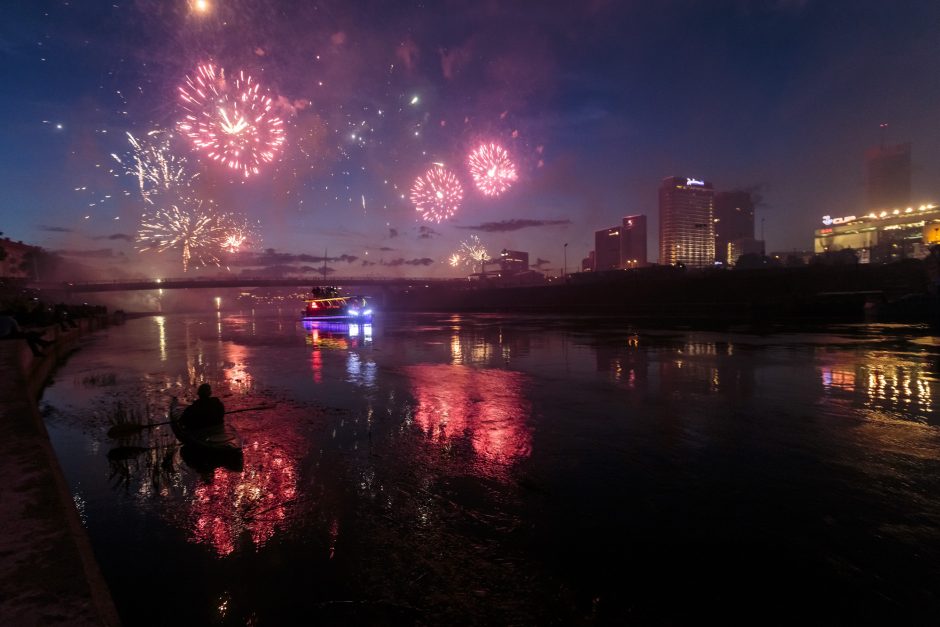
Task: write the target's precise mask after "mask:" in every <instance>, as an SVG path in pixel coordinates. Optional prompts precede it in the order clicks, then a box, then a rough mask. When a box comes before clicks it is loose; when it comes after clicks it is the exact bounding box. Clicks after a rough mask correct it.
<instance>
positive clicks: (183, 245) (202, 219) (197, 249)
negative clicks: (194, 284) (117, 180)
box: [137, 200, 227, 272]
mask: <svg viewBox="0 0 940 627" xmlns="http://www.w3.org/2000/svg"><path fill="white" fill-rule="evenodd" d="M226 221H227V218H226V216H225V215H224V214H221V213H219V212H217V211H215V210H214V208H213V206H212V203H211V201H202V200H185V201H183V202H180V203H178V204H171V205H168V206H167V207H165V208H160V209H157V210H156V211H154V212H152V213H150V214H144V216H143V217H142V218H141V221H140V228H139V229H138V231H137V247H138V250H139V251H140V252H147V251H151V250H152V251H156V252H161V253H162V252H165V251H167V250H179V251H180V255H181V257H182V261H183V272H186V271H187V270H189V265H190V262H191V261H192V260H193V259H195V260H196V261H197V262H198V263H199V264H201V265H203V266H207V265H210V264H212V265H219V254H220V252H221V250H222V244H223V242H224V240H225V238H226V237H227V232H226Z"/></svg>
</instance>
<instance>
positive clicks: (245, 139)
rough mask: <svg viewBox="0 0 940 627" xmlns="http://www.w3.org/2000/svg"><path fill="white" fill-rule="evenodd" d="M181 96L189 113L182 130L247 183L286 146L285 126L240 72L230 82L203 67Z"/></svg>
mask: <svg viewBox="0 0 940 627" xmlns="http://www.w3.org/2000/svg"><path fill="white" fill-rule="evenodd" d="M179 92H180V98H181V100H182V102H183V108H184V109H185V111H186V116H185V117H184V118H183V120H182V121H181V122H180V123H179V129H180V131H181V132H182V133H183V134H184V135H186V136H187V137H188V138H189V139H190V140H192V142H193V145H194V146H195V147H196V148H197V149H198V150H201V151H204V152H205V153H206V154H207V155H208V157H209V158H210V159H214V160H215V161H218V162H220V163H222V164H224V165H226V166H228V167H229V168H231V169H233V170H235V171H237V172H240V173H241V174H242V175H243V176H245V177H248V176H251V175H252V174H257V173H258V172H259V169H260V166H261V165H262V164H264V163H270V162H272V161H274V158H275V157H276V156H277V153H278V152H279V151H280V149H281V146H282V145H283V144H284V139H285V133H284V122H283V120H281V118H279V117H278V116H277V115H275V114H274V112H273V111H272V110H271V109H272V105H273V101H272V100H271V97H270V96H267V95H266V94H264V93H262V92H261V86H260V85H259V84H258V83H257V82H255V81H254V79H252V77H251V76H248V75H247V74H245V73H244V72H239V73H238V77H237V78H235V79H234V80H230V79H228V78H226V77H225V72H224V70H222V69H218V70H217V69H216V67H215V66H214V65H212V64H211V63H203V64H202V65H200V66H199V67H198V68H197V70H196V75H195V76H194V77H190V76H187V77H186V81H185V83H184V84H183V85H181V86H180V88H179Z"/></svg>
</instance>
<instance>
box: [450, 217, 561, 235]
mask: <svg viewBox="0 0 940 627" xmlns="http://www.w3.org/2000/svg"><path fill="white" fill-rule="evenodd" d="M562 224H571V220H567V219H566V220H525V219H513V220H501V221H500V222H484V223H483V224H478V225H476V226H458V227H457V228H458V229H468V230H471V231H485V232H487V233H502V232H505V231H518V230H519V229H527V228H530V227H534V226H559V225H562Z"/></svg>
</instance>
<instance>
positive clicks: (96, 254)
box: [56, 248, 124, 259]
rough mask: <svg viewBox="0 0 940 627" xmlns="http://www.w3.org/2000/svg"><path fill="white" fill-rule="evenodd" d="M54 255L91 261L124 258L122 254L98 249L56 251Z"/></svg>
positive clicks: (108, 249) (106, 249) (107, 249)
mask: <svg viewBox="0 0 940 627" xmlns="http://www.w3.org/2000/svg"><path fill="white" fill-rule="evenodd" d="M56 254H58V255H62V256H63V257H86V258H93V259H107V258H109V257H123V256H124V253H115V252H114V250H113V249H111V248H98V249H96V250H57V251H56Z"/></svg>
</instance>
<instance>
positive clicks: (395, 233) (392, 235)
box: [388, 228, 398, 239]
mask: <svg viewBox="0 0 940 627" xmlns="http://www.w3.org/2000/svg"><path fill="white" fill-rule="evenodd" d="M396 237H398V229H392V228H390V229H389V230H388V238H389V239H393V238H396Z"/></svg>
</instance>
